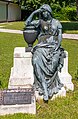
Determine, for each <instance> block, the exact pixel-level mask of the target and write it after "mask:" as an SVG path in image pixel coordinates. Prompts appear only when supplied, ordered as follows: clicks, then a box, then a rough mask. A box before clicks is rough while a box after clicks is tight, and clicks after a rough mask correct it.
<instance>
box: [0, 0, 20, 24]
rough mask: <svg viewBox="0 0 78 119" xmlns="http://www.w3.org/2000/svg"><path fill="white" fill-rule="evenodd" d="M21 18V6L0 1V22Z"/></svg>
mask: <svg viewBox="0 0 78 119" xmlns="http://www.w3.org/2000/svg"><path fill="white" fill-rule="evenodd" d="M15 20H21V8H20V6H18V5H17V4H14V3H10V2H2V1H0V22H4V21H15Z"/></svg>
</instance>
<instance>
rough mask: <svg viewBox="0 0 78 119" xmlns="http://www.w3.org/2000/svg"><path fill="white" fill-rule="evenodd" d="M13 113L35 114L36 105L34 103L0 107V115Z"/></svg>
mask: <svg viewBox="0 0 78 119" xmlns="http://www.w3.org/2000/svg"><path fill="white" fill-rule="evenodd" d="M14 113H29V114H36V104H35V103H34V104H24V105H0V115H6V114H14Z"/></svg>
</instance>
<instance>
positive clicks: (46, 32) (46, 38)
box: [25, 4, 65, 101]
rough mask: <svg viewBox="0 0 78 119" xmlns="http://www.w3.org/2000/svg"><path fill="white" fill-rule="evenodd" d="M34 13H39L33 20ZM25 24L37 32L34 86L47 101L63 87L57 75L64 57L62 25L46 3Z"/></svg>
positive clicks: (34, 48)
mask: <svg viewBox="0 0 78 119" xmlns="http://www.w3.org/2000/svg"><path fill="white" fill-rule="evenodd" d="M35 14H39V19H38V20H35V21H33V17H34V15H35ZM25 24H26V27H28V26H34V28H35V29H36V30H37V32H38V44H37V45H36V46H34V47H33V48H32V54H33V57H32V65H33V69H34V88H35V90H37V91H38V92H39V95H43V99H44V101H48V99H49V98H51V97H52V96H53V94H56V93H58V91H59V90H61V88H62V87H63V84H61V82H60V79H59V76H58V71H60V72H61V69H62V67H63V62H64V57H65V54H64V49H63V48H62V47H61V41H62V26H61V24H60V22H59V21H58V20H56V19H54V18H53V17H52V10H51V8H50V6H49V5H47V4H44V5H42V6H41V7H40V8H39V9H38V10H35V11H34V12H33V13H32V14H31V15H30V16H29V17H28V19H27V20H26V22H25Z"/></svg>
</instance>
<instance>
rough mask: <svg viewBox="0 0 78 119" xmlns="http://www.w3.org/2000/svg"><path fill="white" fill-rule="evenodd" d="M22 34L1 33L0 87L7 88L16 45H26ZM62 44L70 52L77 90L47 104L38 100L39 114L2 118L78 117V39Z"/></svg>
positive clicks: (65, 41)
mask: <svg viewBox="0 0 78 119" xmlns="http://www.w3.org/2000/svg"><path fill="white" fill-rule="evenodd" d="M25 46H26V43H25V41H24V39H23V36H22V35H19V34H15V35H14V34H9V33H0V88H7V85H8V79H9V76H10V71H11V67H12V66H13V51H14V48H15V47H25ZM62 46H63V47H64V48H65V50H67V51H68V53H69V72H70V74H71V75H72V77H73V83H74V85H75V90H74V91H73V92H72V91H68V92H67V96H66V97H63V98H57V99H56V100H54V101H51V100H49V103H48V104H45V103H44V102H43V101H42V100H41V101H39V102H37V103H36V104H37V114H36V115H30V114H21V113H19V114H14V115H6V116H0V119H78V80H75V73H76V68H77V66H78V41H76V40H66V39H64V40H63V42H62Z"/></svg>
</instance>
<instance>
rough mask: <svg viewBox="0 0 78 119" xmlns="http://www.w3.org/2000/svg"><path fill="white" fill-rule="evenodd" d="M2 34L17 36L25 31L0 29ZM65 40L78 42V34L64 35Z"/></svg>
mask: <svg viewBox="0 0 78 119" xmlns="http://www.w3.org/2000/svg"><path fill="white" fill-rule="evenodd" d="M0 32H7V33H16V34H23V31H21V30H11V29H2V28H1V29H0ZM62 36H63V38H67V39H76V40H78V34H66V33H64V34H62Z"/></svg>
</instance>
